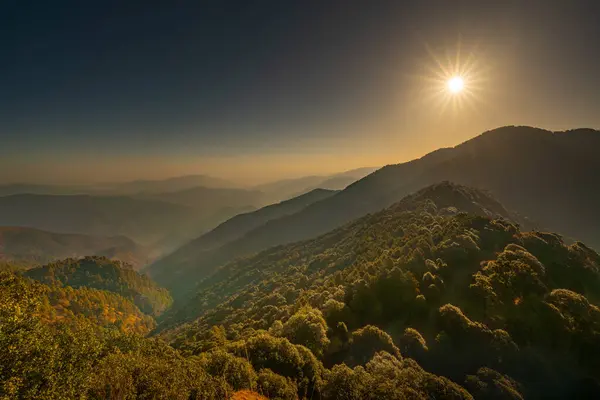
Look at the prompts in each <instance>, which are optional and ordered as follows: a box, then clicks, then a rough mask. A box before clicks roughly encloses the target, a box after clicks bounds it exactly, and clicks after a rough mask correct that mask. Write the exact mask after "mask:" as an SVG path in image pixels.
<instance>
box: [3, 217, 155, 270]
mask: <svg viewBox="0 0 600 400" xmlns="http://www.w3.org/2000/svg"><path fill="white" fill-rule="evenodd" d="M84 256H105V257H108V258H113V259H118V260H121V261H124V262H126V263H128V264H131V265H132V266H133V267H134V268H135V269H140V268H142V267H144V266H145V265H146V264H147V263H148V262H149V261H151V258H150V254H149V251H148V249H146V248H144V247H142V246H140V245H138V244H137V243H135V242H134V241H132V240H131V239H128V238H126V237H125V236H112V237H108V236H88V235H77V234H66V233H55V232H47V231H42V230H39V229H33V228H22V227H0V261H3V262H11V263H15V264H21V265H39V264H45V263H49V262H51V261H56V260H60V259H64V258H80V257H84Z"/></svg>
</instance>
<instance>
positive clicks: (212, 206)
mask: <svg viewBox="0 0 600 400" xmlns="http://www.w3.org/2000/svg"><path fill="white" fill-rule="evenodd" d="M136 197H139V198H144V199H150V200H160V201H164V202H167V203H173V204H179V205H183V206H187V207H193V208H196V209H198V210H205V211H206V214H208V215H210V214H212V213H214V212H215V211H218V210H220V209H224V208H233V209H236V208H247V207H260V206H262V205H263V202H264V199H263V198H264V194H263V193H262V192H260V191H258V190H246V189H232V188H209V187H204V186H197V187H192V188H189V189H183V190H177V191H171V192H160V193H153V194H141V195H138V196H136Z"/></svg>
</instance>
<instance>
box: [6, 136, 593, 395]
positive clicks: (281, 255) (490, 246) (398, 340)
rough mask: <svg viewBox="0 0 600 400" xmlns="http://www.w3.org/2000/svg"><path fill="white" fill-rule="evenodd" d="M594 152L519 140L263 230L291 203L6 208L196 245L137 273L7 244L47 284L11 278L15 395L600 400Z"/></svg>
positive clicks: (18, 214)
mask: <svg viewBox="0 0 600 400" xmlns="http://www.w3.org/2000/svg"><path fill="white" fill-rule="evenodd" d="M599 145H600V132H598V131H594V130H589V129H587V130H586V129H579V130H573V131H566V132H550V131H545V130H541V129H536V128H530V127H504V128H499V129H496V130H493V131H489V132H485V133H483V134H482V135H480V136H478V137H476V138H474V139H472V140H469V141H467V142H465V143H462V144H460V145H458V146H456V147H453V148H448V149H440V150H438V151H435V152H433V153H430V154H428V155H426V156H424V157H422V158H420V159H417V160H413V161H410V162H406V163H402V164H396V165H388V166H386V167H383V168H381V169H379V170H377V171H374V172H372V173H371V174H369V175H367V176H365V177H363V178H361V179H359V180H358V181H356V182H354V183H352V184H350V185H348V186H347V187H345V188H343V189H341V188H340V189H341V190H326V189H313V190H309V191H308V192H306V193H303V192H304V191H305V190H304V189H302V190H300V191H298V192H297V193H302V194H300V195H298V196H295V197H293V198H291V199H287V200H285V201H281V202H279V203H276V204H271V205H268V206H264V207H262V208H258V207H261V206H262V205H263V204H260V203H257V204H255V205H253V206H250V205H249V206H246V205H245V203H246V202H247V201H249V199H254V200H259V199H262V201H265V200H264V199H265V198H267V197H268V196H270V195H273V196H274V195H275V193H276V190H274V191H273V192H270V194H269V193H268V191H261V190H256V189H255V188H253V189H239V188H206V187H203V186H195V187H193V188H181V187H177V188H176V189H173V190H171V189H166V190H158V191H156V192H151V191H139V186H138V188H136V189H135V193H132V194H127V195H119V196H116V195H112V196H98V195H90V194H87V195H64V194H63V195H56V196H49V195H33V194H29V195H23V194H21V195H11V196H5V197H0V224H1V223H2V221H9V222H10V221H12V219H11V218H13V219H14V218H18V219H19V221H21V222H22V223H23V222H29V223H31V224H32V225H34V224H45V225H48V226H51V227H53V228H56V229H66V230H67V231H68V230H88V231H92V232H94V233H99V232H104V233H107V232H113V231H118V232H123V233H126V234H128V235H131V237H134V238H144V240H147V241H148V242H151V243H153V245H152V246H151V248H155V247H156V243H158V242H160V241H169V240H170V241H173V242H177V241H183V236H185V234H187V235H194V234H193V232H194V231H196V232H197V233H196V234H195V235H194V236H193V237H195V239H192V240H191V241H190V240H187V241H186V244H184V245H183V246H181V247H180V248H179V249H178V250H176V251H174V252H173V253H172V254H169V255H167V256H165V257H162V258H160V259H159V260H158V261H156V262H155V263H153V264H151V265H150V266H148V267H147V268H146V269H144V270H143V272H138V271H136V270H134V269H133V268H132V267H131V266H129V265H127V264H125V263H123V262H121V261H116V260H110V259H108V258H106V257H99V256H93V257H79V253H77V252H94V251H96V252H98V253H110V252H111V251H112V252H113V253H114V254H115V255H117V254H123V252H126V249H127V248H128V245H132V244H133V245H134V246H135V243H134V242H132V241H130V240H129V239H126V238H124V237H103V236H95V237H90V236H83V235H82V234H78V235H71V234H65V233H61V234H55V233H50V232H40V231H38V230H35V229H33V228H22V227H21V228H4V229H2V230H1V231H0V246H2V249H3V250H2V252H3V253H8V251H5V249H8V250H9V251H10V253H9V254H10V255H11V256H12V257H15V255H17V254H21V256H20V257H24V258H25V259H29V260H37V259H39V260H40V264H44V265H37V266H33V268H29V269H21V270H10V269H9V270H5V271H0V289H1V290H0V355H2V360H3V362H2V363H1V364H0V395H3V396H4V397H6V398H77V397H82V396H83V397H89V398H97V399H101V398H115V397H119V398H120V397H123V398H125V397H126V398H181V399H197V398H202V399H223V398H260V399H263V398H265V399H284V400H296V399H309V398H313V399H317V398H318V399H323V400H335V399H340V398H345V399H367V400H375V399H388V398H389V399H405V398H414V399H473V398H476V399H484V400H485V399H494V400H498V399H502V400H504V399H506V400H508V399H511V400H519V399H524V398H578V399H580V398H581V399H587V398H590V399H596V398H599V397H600V362H598V360H599V359H600V345H599V343H600V308H599V307H598V304H600V255H599V254H598V253H597V252H596V251H595V250H594V248H598V247H599V244H600V237H599V236H598V233H597V229H596V228H595V225H596V222H597V221H598V220H600V219H599V217H600V215H599V211H598V208H597V204H598V200H600V198H599V190H598V188H596V186H595V183H596V181H597V176H600V175H599V173H600V168H599V167H600V162H599V160H598V159H597V157H595V155H596V154H597V152H598V149H599V148H600V146H599ZM333 179H337V178H333ZM184 181H185V180H184ZM341 181H343V179H341V180H340V182H341ZM323 182H325V181H320V183H319V185H321V184H324V183H323ZM305 183H306V182H304V183H303V184H305ZM342 184H343V183H342ZM144 185H145V184H142V185H141V186H144ZM150 186H152V185H150ZM305 187H306V188H309V187H310V185H309V186H305ZM284 189H285V188H283V189H282V187H280V188H279V189H278V190H279V193H280V194H281V193H284V192H285V190H287V189H285V190H284ZM264 195H267V197H263V196H264ZM245 196H248V197H245ZM253 196H256V197H253ZM238 201H239V202H238ZM236 202H237V203H236ZM225 203H227V204H225ZM253 207H257V208H258V209H256V210H249V211H247V212H244V213H242V214H239V215H236V216H234V217H232V218H230V219H228V220H227V221H224V222H222V223H220V224H219V225H218V226H216V227H214V228H213V229H212V230H210V231H208V232H203V231H204V229H205V227H206V226H208V225H209V224H207V223H206V217H207V216H209V215H211V214H212V215H214V213H213V211H214V210H216V209H217V208H218V209H219V210H229V211H230V212H232V213H235V212H236V210H237V209H245V208H249V209H251V208H253ZM209 209H211V210H213V211H209ZM224 218H225V217H224ZM214 223H215V224H217V222H214ZM176 235H181V237H179V238H177V237H176ZM3 238H6V239H3ZM581 240H585V241H586V242H587V243H588V244H584V243H583V242H582V241H581ZM25 242H27V243H25ZM7 244H8V246H7ZM113 244H114V246H113V247H110V246H112V245H113ZM144 244H145V243H144ZM119 245H122V247H119ZM105 246H109V247H108V250H107V249H105ZM67 247H68V248H70V249H71V250H69V249H68V248H67ZM37 248H39V252H38V251H37ZM121 248H123V249H124V250H121ZM69 251H72V252H74V253H77V254H76V257H74V258H66V259H62V260H58V261H52V262H47V263H43V262H41V260H42V259H43V257H61V255H62V254H67V253H68V252H69ZM67 256H68V254H67ZM0 261H1V260H0ZM146 273H148V275H146ZM163 287H166V288H167V289H168V290H167V289H165V288H163ZM169 290H170V292H169ZM173 299H175V301H174V302H173ZM142 335H147V336H150V337H149V338H148V337H147V338H144V337H142ZM16 344H17V345H16ZM234 393H235V394H234ZM0 397H1V396H0Z"/></svg>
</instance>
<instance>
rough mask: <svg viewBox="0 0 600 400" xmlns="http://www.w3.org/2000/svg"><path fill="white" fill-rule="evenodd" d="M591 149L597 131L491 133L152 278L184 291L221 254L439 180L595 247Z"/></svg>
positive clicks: (298, 232) (396, 168)
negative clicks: (476, 191)
mask: <svg viewBox="0 0 600 400" xmlns="http://www.w3.org/2000/svg"><path fill="white" fill-rule="evenodd" d="M599 150H600V132H598V131H595V130H591V129H578V130H573V131H567V132H550V131H545V130H542V129H538V128H531V127H503V128H498V129H495V130H492V131H489V132H485V133H483V134H482V135H479V136H477V137H475V138H473V139H471V140H469V141H467V142H465V143H462V144H460V145H458V146H456V147H454V148H446V149H440V150H437V151H435V152H432V153H430V154H427V155H426V156H424V157H422V158H420V159H417V160H413V161H410V162H406V163H402V164H397V165H389V166H386V167H383V168H381V169H379V170H377V171H375V172H374V173H372V174H370V175H368V176H366V177H365V178H363V179H360V180H359V181H357V182H355V183H354V184H352V185H350V186H348V187H347V188H346V189H344V190H342V191H341V192H339V193H337V194H336V195H334V196H332V197H330V198H329V199H325V200H323V201H320V202H317V203H314V204H312V205H309V206H308V207H306V208H304V209H302V210H301V211H299V212H297V213H295V214H292V215H288V216H284V217H281V218H278V219H276V220H272V221H269V222H268V223H267V224H264V225H262V226H260V227H258V228H256V229H255V230H253V231H251V232H248V234H246V235H245V236H244V237H243V238H240V239H238V240H237V241H236V242H235V244H234V243H231V247H230V248H229V249H228V251H227V252H225V251H223V252H222V253H220V254H215V253H214V252H209V253H206V252H204V253H200V254H199V255H198V256H197V257H196V259H192V258H185V261H183V262H181V263H173V264H171V265H166V264H164V265H163V267H164V268H163V269H164V272H163V273H162V274H158V273H156V274H155V276H156V279H157V281H158V282H160V283H161V284H163V285H165V286H167V287H169V288H170V289H171V290H172V291H176V290H177V289H178V288H180V287H181V288H187V287H189V285H188V283H189V276H190V275H194V274H195V275H196V276H198V277H205V276H206V274H209V273H210V272H212V271H214V268H216V267H218V266H219V265H220V264H223V263H224V262H227V261H229V260H231V259H232V257H229V256H227V254H232V255H234V256H242V255H247V254H251V253H253V252H256V251H260V250H263V249H266V248H268V247H271V246H275V245H279V244H285V243H291V242H295V241H298V240H304V239H308V238H311V237H315V236H317V235H319V234H323V233H325V232H327V231H330V230H332V229H334V228H336V227H339V226H341V225H343V224H345V223H347V222H349V221H351V220H353V219H355V218H358V217H361V216H363V215H365V214H367V213H371V212H376V211H379V210H381V209H383V208H385V207H388V206H390V205H391V204H393V203H394V202H397V201H399V200H400V199H402V198H403V197H404V196H406V195H408V194H410V193H412V192H415V191H417V190H419V189H420V188H422V187H425V186H427V185H431V184H434V183H437V182H441V181H444V180H448V181H452V182H456V183H459V184H464V185H467V186H472V187H477V188H480V189H485V190H489V192H490V193H491V194H492V195H493V196H494V197H495V198H497V199H498V200H499V201H500V202H501V203H502V204H504V205H505V206H506V207H507V208H509V209H510V210H514V211H516V212H517V213H519V214H520V215H522V216H524V217H527V218H528V220H531V221H535V222H536V224H538V225H539V226H540V227H543V228H545V229H551V230H553V231H557V232H559V233H561V234H564V235H567V236H569V237H573V238H575V239H578V240H583V241H586V242H588V243H589V244H590V245H592V247H596V248H598V247H599V246H600V236H598V231H597V229H596V226H595V221H598V220H600V214H599V213H600V209H599V208H598V207H596V206H595V204H599V203H600V189H599V188H596V187H594V186H593V185H592V186H590V182H593V181H594V180H595V179H596V177H597V176H600V158H599V157H596V154H597V152H598V151H599ZM556 210H560V212H556ZM167 271H169V272H167ZM194 271H195V272H194ZM184 276H185V277H186V278H185V279H184V278H183V277H184ZM180 285H181V286H180Z"/></svg>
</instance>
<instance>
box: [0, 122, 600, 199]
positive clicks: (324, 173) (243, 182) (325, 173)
mask: <svg viewBox="0 0 600 400" xmlns="http://www.w3.org/2000/svg"><path fill="white" fill-rule="evenodd" d="M510 127H528V128H534V129H540V130H543V131H547V132H551V133H566V132H570V131H577V130H593V131H600V128H593V127H584V126H581V127H570V128H567V129H558V130H557V129H547V128H545V127H540V126H530V125H514V124H512V125H504V126H499V127H495V128H491V129H486V130H484V131H481V132H478V133H476V134H475V135H473V136H471V137H468V138H466V139H464V140H461V141H460V142H457V143H454V144H449V145H447V146H442V147H437V148H432V149H430V150H427V151H425V152H424V153H420V154H417V155H415V156H414V157H413V158H409V159H404V160H398V161H396V162H389V163H385V164H380V165H378V166H373V165H370V166H369V165H356V166H354V167H352V168H345V169H342V170H337V169H331V170H319V171H321V172H320V173H317V172H315V173H310V169H309V170H304V169H303V170H300V171H298V172H297V173H295V174H291V175H290V174H283V175H277V176H275V177H274V178H265V177H263V178H262V179H261V178H258V179H257V180H256V179H244V178H240V177H239V176H238V177H236V175H223V174H220V173H219V172H218V171H219V170H218V169H216V170H215V171H217V172H216V173H207V172H206V171H205V170H197V171H194V170H183V171H182V172H181V173H179V174H171V175H169V173H168V172H167V173H166V174H164V175H152V176H144V175H132V176H130V177H128V176H121V179H119V178H117V179H113V180H104V179H100V180H95V181H93V180H89V179H84V180H79V181H77V180H75V181H2V180H0V185H20V184H23V185H50V186H81V187H84V186H101V185H112V184H122V183H130V182H136V181H140V182H142V181H163V180H169V179H176V178H184V177H195V176H205V177H208V178H216V179H220V180H223V181H225V182H227V183H230V184H233V187H236V188H247V189H252V188H254V187H257V186H261V185H265V184H269V183H275V182H279V181H287V180H290V181H291V180H295V179H301V178H307V177H329V176H336V175H342V174H344V173H348V172H352V171H354V170H360V169H371V168H372V169H374V170H378V169H380V168H383V167H385V166H387V165H396V164H403V163H406V162H410V161H413V160H416V159H419V158H421V157H424V156H426V155H427V154H430V153H432V152H435V151H437V150H441V149H448V148H454V147H457V146H459V145H461V144H463V143H465V142H468V141H469V140H471V139H474V138H476V137H478V136H481V135H482V134H485V133H487V132H491V131H495V130H499V129H503V128H510Z"/></svg>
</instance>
